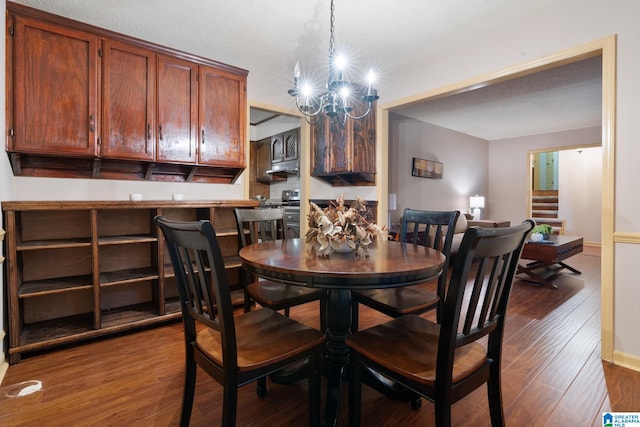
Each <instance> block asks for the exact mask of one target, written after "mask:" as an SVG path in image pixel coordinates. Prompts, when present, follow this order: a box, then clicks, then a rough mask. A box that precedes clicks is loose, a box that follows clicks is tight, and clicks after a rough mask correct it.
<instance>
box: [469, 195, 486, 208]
mask: <svg viewBox="0 0 640 427" xmlns="http://www.w3.org/2000/svg"><path fill="white" fill-rule="evenodd" d="M469 207H471V208H472V209H475V208H480V209H483V208H484V196H478V195H477V194H476V195H475V196H471V197H469Z"/></svg>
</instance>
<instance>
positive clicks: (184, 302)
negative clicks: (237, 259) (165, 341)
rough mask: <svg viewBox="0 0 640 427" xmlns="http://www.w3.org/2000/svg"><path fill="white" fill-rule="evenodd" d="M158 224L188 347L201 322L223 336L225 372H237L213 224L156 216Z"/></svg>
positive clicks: (227, 297)
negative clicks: (173, 272) (172, 274)
mask: <svg viewBox="0 0 640 427" xmlns="http://www.w3.org/2000/svg"><path fill="white" fill-rule="evenodd" d="M156 223H157V224H158V226H159V227H160V229H161V230H162V233H163V235H164V238H165V244H166V245H167V249H168V252H169V256H170V257H171V263H172V264H173V267H174V271H175V274H176V282H177V284H178V292H179V294H180V305H181V308H182V321H183V323H184V329H185V340H186V345H187V347H188V348H189V347H190V346H191V343H193V342H194V341H195V339H196V333H197V332H196V322H200V323H202V324H204V325H206V326H208V327H209V328H211V329H214V330H216V331H218V332H219V333H220V335H221V339H220V341H221V342H222V343H224V345H223V346H222V350H223V357H222V359H223V361H224V366H223V367H222V369H223V370H225V371H227V372H234V371H236V369H237V343H236V334H235V324H234V317H233V305H232V302H231V292H230V287H229V284H228V282H227V276H226V274H225V269H224V261H223V258H222V252H221V250H220V246H219V244H218V240H217V238H216V233H215V231H214V229H213V225H212V224H211V223H210V222H209V221H198V222H177V221H171V220H168V219H166V218H163V217H156ZM188 352H191V350H188Z"/></svg>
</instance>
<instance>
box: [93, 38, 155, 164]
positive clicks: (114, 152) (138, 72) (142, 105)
mask: <svg viewBox="0 0 640 427" xmlns="http://www.w3.org/2000/svg"><path fill="white" fill-rule="evenodd" d="M155 61H156V58H155V54H153V53H152V52H150V51H148V50H145V49H141V48H138V47H135V46H131V45H128V44H125V43H119V42H116V41H113V40H108V39H107V40H105V43H104V54H103V75H102V81H103V93H102V97H103V128H102V144H101V154H102V156H104V157H112V158H121V159H138V160H153V158H154V147H155V144H154V141H155V121H154V101H155V98H154V94H155V91H154V84H155V68H156V67H155Z"/></svg>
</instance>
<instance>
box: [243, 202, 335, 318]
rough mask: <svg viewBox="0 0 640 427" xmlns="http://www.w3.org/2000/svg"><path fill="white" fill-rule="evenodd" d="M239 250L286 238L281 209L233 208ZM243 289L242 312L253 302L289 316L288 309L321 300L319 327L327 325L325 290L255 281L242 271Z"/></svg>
mask: <svg viewBox="0 0 640 427" xmlns="http://www.w3.org/2000/svg"><path fill="white" fill-rule="evenodd" d="M234 212H235V216H236V223H237V227H238V235H239V237H240V247H241V248H244V247H245V246H248V245H250V244H252V243H257V242H260V241H262V242H264V241H267V240H276V239H283V238H285V230H286V229H287V224H286V220H285V215H284V210H283V209H282V208H259V209H241V208H235V209H234ZM241 280H242V282H243V288H244V310H245V312H248V311H250V310H251V306H252V305H253V304H254V301H255V302H257V303H258V304H260V305H261V306H262V307H268V308H270V309H272V310H284V313H285V315H286V316H288V315H289V309H290V307H294V306H297V305H301V304H306V303H309V302H312V301H320V328H321V330H324V328H325V325H326V322H325V316H326V295H327V294H326V291H325V290H324V289H312V288H306V287H304V286H296V285H289V284H285V283H279V282H274V281H271V280H264V279H258V278H257V277H255V276H253V275H252V274H250V273H249V272H248V271H246V270H243V271H242V272H241Z"/></svg>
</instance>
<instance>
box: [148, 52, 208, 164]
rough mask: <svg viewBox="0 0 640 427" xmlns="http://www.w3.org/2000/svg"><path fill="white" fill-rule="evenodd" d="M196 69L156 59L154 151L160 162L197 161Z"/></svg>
mask: <svg viewBox="0 0 640 427" xmlns="http://www.w3.org/2000/svg"><path fill="white" fill-rule="evenodd" d="M197 77H198V66H197V65H196V64H194V63H192V62H188V61H183V60H180V59H177V58H171V57H168V56H164V55H159V56H158V93H157V99H158V102H157V106H158V115H157V120H158V123H157V129H156V134H157V137H156V138H157V141H158V144H157V147H158V148H157V152H156V158H157V159H158V160H160V161H171V162H184V163H195V162H196V144H197V142H198V141H197V132H198V123H197V121H198V93H197Z"/></svg>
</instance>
